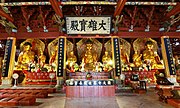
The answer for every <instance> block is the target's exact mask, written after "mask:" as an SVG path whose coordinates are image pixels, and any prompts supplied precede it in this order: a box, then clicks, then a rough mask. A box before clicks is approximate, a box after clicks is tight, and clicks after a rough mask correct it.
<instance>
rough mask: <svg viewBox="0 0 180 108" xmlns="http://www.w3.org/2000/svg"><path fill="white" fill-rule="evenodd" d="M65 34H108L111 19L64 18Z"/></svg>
mask: <svg viewBox="0 0 180 108" xmlns="http://www.w3.org/2000/svg"><path fill="white" fill-rule="evenodd" d="M66 28H67V34H110V28H111V17H66Z"/></svg>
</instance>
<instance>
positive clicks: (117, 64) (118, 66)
mask: <svg viewBox="0 0 180 108" xmlns="http://www.w3.org/2000/svg"><path fill="white" fill-rule="evenodd" d="M112 41H113V42H112V43H113V49H114V61H115V63H114V64H115V72H116V76H120V74H121V62H120V61H121V60H120V47H119V38H113V39H112Z"/></svg>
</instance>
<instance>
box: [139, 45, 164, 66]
mask: <svg viewBox="0 0 180 108" xmlns="http://www.w3.org/2000/svg"><path fill="white" fill-rule="evenodd" d="M143 60H144V63H146V64H147V65H149V64H150V66H151V69H163V67H164V66H163V64H162V63H161V61H160V57H159V55H158V54H157V52H156V51H154V50H153V42H152V41H147V42H146V43H145V50H144V51H143Z"/></svg>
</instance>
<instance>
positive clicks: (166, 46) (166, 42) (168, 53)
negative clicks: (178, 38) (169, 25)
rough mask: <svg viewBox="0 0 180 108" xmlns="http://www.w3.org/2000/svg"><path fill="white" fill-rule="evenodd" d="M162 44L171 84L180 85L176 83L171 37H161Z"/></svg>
mask: <svg viewBox="0 0 180 108" xmlns="http://www.w3.org/2000/svg"><path fill="white" fill-rule="evenodd" d="M161 43H162V44H161V48H162V56H163V61H164V66H165V74H166V76H167V78H168V79H169V81H170V82H171V83H174V84H178V83H177V81H176V69H175V63H174V61H173V53H172V47H171V45H170V44H171V43H170V39H169V36H163V37H161Z"/></svg>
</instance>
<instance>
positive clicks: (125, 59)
mask: <svg viewBox="0 0 180 108" xmlns="http://www.w3.org/2000/svg"><path fill="white" fill-rule="evenodd" d="M123 47H124V46H123V44H121V43H120V58H121V64H123V65H124V64H129V56H128V54H127V53H126V52H125V50H124V48H123Z"/></svg>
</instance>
